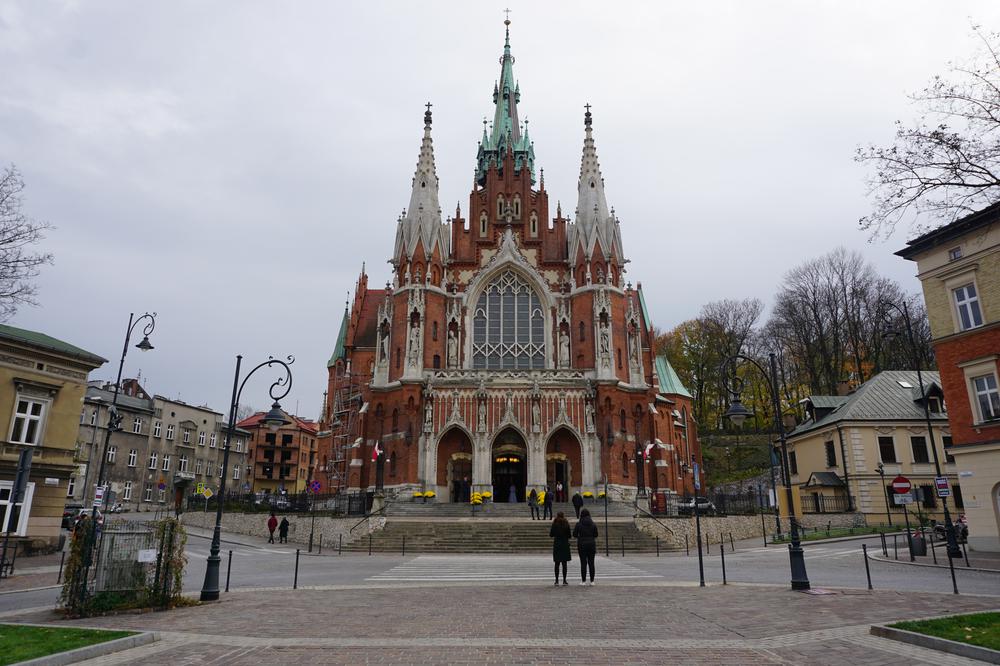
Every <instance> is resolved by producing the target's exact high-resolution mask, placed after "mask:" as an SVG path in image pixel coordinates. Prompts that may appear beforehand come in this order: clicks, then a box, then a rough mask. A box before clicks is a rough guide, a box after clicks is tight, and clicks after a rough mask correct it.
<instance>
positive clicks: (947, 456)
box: [941, 435, 955, 463]
mask: <svg viewBox="0 0 1000 666" xmlns="http://www.w3.org/2000/svg"><path fill="white" fill-rule="evenodd" d="M941 446H943V447H944V461H945V462H946V463H954V462H955V456H953V455H951V453H949V452H948V449H950V448H951V435H941Z"/></svg>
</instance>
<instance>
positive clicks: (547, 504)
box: [542, 486, 552, 520]
mask: <svg viewBox="0 0 1000 666" xmlns="http://www.w3.org/2000/svg"><path fill="white" fill-rule="evenodd" d="M546 518H548V519H550V520H551V519H552V491H551V490H549V488H548V486H546V487H545V497H544V499H543V500H542V520H545V519H546Z"/></svg>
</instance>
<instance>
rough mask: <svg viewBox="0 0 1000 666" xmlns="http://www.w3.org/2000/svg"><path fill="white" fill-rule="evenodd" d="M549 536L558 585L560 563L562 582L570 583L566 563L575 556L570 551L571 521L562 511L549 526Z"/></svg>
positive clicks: (564, 583)
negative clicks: (567, 578)
mask: <svg viewBox="0 0 1000 666" xmlns="http://www.w3.org/2000/svg"><path fill="white" fill-rule="evenodd" d="M549 536H550V537H552V561H553V562H555V563H556V585H558V584H559V565H560V564H561V565H562V580H563V582H562V584H563V585H569V583H567V582H566V563H567V562H569V561H570V560H571V559H573V558H572V556H571V555H570V553H569V537H570V531H569V521H567V520H566V516H564V515H563V512H562V511H560V512H559V515H557V516H556V519H555V520H553V521H552V527H551V528H549Z"/></svg>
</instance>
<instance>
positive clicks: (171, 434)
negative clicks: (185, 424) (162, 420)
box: [167, 423, 174, 441]
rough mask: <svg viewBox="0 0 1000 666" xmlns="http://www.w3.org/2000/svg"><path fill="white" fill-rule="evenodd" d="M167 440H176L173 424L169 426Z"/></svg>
mask: <svg viewBox="0 0 1000 666" xmlns="http://www.w3.org/2000/svg"><path fill="white" fill-rule="evenodd" d="M167 439H168V440H171V441H172V440H173V439H174V424H173V423H171V424H170V425H168V426H167Z"/></svg>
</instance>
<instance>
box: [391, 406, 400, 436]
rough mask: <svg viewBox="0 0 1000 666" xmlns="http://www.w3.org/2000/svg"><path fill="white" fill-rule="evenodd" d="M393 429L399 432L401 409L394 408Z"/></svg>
mask: <svg viewBox="0 0 1000 666" xmlns="http://www.w3.org/2000/svg"><path fill="white" fill-rule="evenodd" d="M392 431H393V432H399V410H398V409H393V410H392Z"/></svg>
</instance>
